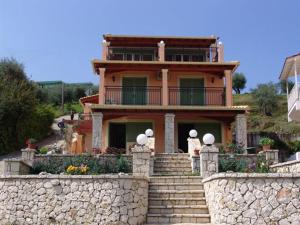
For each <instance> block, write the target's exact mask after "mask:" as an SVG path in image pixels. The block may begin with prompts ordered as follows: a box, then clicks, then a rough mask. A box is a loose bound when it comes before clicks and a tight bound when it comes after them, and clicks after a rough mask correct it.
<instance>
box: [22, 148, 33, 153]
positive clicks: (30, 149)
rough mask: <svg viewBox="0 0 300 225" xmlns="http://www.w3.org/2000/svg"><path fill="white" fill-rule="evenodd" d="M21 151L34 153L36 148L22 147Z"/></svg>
mask: <svg viewBox="0 0 300 225" xmlns="http://www.w3.org/2000/svg"><path fill="white" fill-rule="evenodd" d="M21 152H34V153H36V152H37V151H36V149H32V148H23V149H21Z"/></svg>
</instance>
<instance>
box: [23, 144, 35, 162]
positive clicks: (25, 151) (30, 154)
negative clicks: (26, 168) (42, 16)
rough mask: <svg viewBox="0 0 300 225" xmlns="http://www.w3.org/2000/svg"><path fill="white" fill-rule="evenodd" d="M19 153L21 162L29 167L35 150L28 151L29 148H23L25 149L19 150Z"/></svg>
mask: <svg viewBox="0 0 300 225" xmlns="http://www.w3.org/2000/svg"><path fill="white" fill-rule="evenodd" d="M21 152H22V156H21V158H22V160H24V161H25V162H26V163H28V164H30V165H31V164H32V162H33V159H34V155H35V153H36V150H35V149H30V148H25V149H21Z"/></svg>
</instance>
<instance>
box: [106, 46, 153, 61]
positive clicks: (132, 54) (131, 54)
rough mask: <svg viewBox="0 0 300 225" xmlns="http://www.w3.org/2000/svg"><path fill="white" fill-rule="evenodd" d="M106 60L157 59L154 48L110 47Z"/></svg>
mask: <svg viewBox="0 0 300 225" xmlns="http://www.w3.org/2000/svg"><path fill="white" fill-rule="evenodd" d="M108 60H120V61H157V60H158V57H157V49H156V48H132V47H130V48H129V47H122V48H120V47H110V48H108Z"/></svg>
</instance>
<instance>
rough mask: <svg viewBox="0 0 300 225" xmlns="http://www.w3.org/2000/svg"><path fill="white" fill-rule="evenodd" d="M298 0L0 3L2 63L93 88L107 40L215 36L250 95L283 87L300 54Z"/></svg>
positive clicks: (38, 76)
mask: <svg viewBox="0 0 300 225" xmlns="http://www.w3.org/2000/svg"><path fill="white" fill-rule="evenodd" d="M299 10H300V1H298V0H276V1H273V0H263V1H262V0H227V1H225V0H182V1H179V0H169V1H168V0H164V1H163V0H148V1H142V0H85V1H84V0H26V1H24V0H0V58H3V57H13V58H15V59H17V60H18V61H19V62H21V63H23V64H24V66H25V70H26V73H27V75H28V77H29V78H30V79H32V80H35V81H46V80H63V81H64V82H93V83H95V84H98V77H97V76H96V75H95V74H94V73H93V70H92V66H91V60H92V59H95V58H98V59H100V58H101V41H102V35H103V34H105V33H110V34H130V35H134V34H137V35H177V36H209V35H216V36H218V37H220V40H221V41H222V43H223V44H224V48H225V50H224V51H225V60H226V61H231V60H238V61H240V66H239V68H238V70H237V71H238V72H243V73H244V74H245V75H246V78H247V81H248V82H247V90H250V89H251V88H254V87H256V85H257V84H258V83H265V82H269V81H272V82H278V76H279V74H280V71H281V69H282V66H283V63H284V59H285V58H286V57H287V56H290V55H293V54H296V53H298V52H300V38H299V37H300V29H299V21H300V20H299V15H298V14H299Z"/></svg>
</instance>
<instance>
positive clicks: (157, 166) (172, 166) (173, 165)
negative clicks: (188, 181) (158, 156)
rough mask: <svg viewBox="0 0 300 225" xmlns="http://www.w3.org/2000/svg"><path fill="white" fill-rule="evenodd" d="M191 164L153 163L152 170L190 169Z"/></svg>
mask: <svg viewBox="0 0 300 225" xmlns="http://www.w3.org/2000/svg"><path fill="white" fill-rule="evenodd" d="M191 167H192V165H191V162H188V163H185V162H184V163H182V162H178V163H177V162H174V163H169V162H154V168H191Z"/></svg>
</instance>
